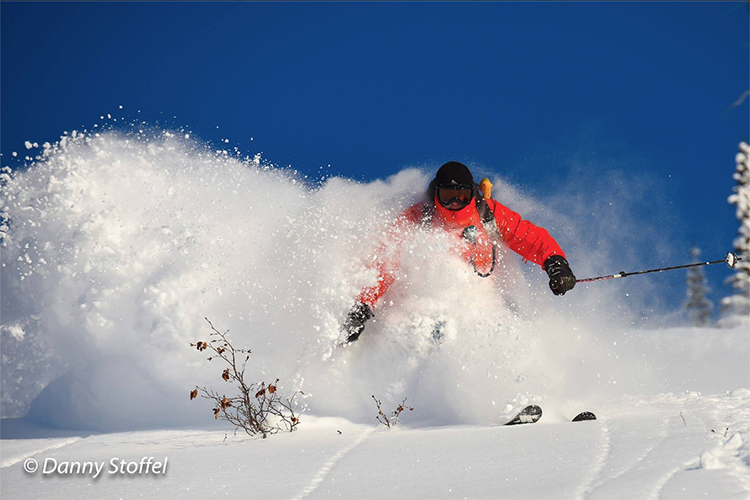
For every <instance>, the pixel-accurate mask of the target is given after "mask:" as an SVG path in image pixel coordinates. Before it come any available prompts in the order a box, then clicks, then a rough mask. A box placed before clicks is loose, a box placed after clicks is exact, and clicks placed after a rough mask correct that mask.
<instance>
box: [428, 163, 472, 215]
mask: <svg viewBox="0 0 750 500" xmlns="http://www.w3.org/2000/svg"><path fill="white" fill-rule="evenodd" d="M475 194H476V184H474V177H472V175H471V172H470V171H469V168H468V167H467V166H466V165H464V164H463V163H459V162H457V161H449V162H448V163H446V164H444V165H443V166H442V167H440V168H439V169H438V171H437V174H435V179H433V181H432V182H431V183H430V188H429V196H430V198H431V199H434V198H435V196H436V195H437V200H438V202H439V203H440V204H441V205H442V206H443V207H445V208H447V209H449V210H461V209H463V208H464V207H466V206H467V205H468V204H469V203H471V200H472V199H473V198H474V196H475Z"/></svg>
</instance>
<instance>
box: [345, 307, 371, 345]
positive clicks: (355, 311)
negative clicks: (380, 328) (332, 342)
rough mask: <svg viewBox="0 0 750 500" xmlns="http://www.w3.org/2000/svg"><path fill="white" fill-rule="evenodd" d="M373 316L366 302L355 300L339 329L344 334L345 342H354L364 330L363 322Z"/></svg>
mask: <svg viewBox="0 0 750 500" xmlns="http://www.w3.org/2000/svg"><path fill="white" fill-rule="evenodd" d="M372 317H373V313H372V309H371V308H370V306H368V305H367V304H363V303H362V302H357V303H356V304H354V307H352V310H351V311H349V316H348V317H347V318H346V322H345V323H344V324H343V325H342V327H341V330H342V331H343V332H344V333H345V334H346V341H347V342H354V341H355V340H357V339H358V338H359V336H360V335H361V334H362V332H363V331H364V330H365V322H366V321H367V320H368V319H370V318H372Z"/></svg>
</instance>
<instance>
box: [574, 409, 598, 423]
mask: <svg viewBox="0 0 750 500" xmlns="http://www.w3.org/2000/svg"><path fill="white" fill-rule="evenodd" d="M586 420H596V415H594V414H593V413H591V412H590V411H582V412H581V413H579V414H578V415H576V416H575V418H574V419H573V422H584V421H586Z"/></svg>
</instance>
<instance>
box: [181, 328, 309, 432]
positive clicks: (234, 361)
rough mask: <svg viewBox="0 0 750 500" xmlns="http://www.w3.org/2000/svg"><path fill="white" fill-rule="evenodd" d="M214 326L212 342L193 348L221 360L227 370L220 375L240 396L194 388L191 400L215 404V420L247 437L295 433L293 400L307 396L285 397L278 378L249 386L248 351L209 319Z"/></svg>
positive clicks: (202, 343)
mask: <svg viewBox="0 0 750 500" xmlns="http://www.w3.org/2000/svg"><path fill="white" fill-rule="evenodd" d="M206 321H208V324H209V325H210V326H211V330H212V331H211V337H212V339H211V340H210V341H209V342H203V341H198V342H197V343H195V344H193V343H191V344H190V345H191V346H192V347H195V348H196V349H198V351H201V352H202V351H206V350H208V351H210V352H211V353H212V354H211V356H209V357H208V360H209V361H212V360H214V359H221V360H223V361H224V362H225V363H226V364H227V365H228V368H226V369H224V371H222V372H221V378H222V379H223V380H224V382H230V383H234V384H236V387H237V390H238V391H239V394H238V395H236V396H231V397H227V396H226V395H225V394H224V393H221V392H219V391H215V390H214V389H213V388H206V387H197V386H196V387H195V389H193V390H192V391H190V399H191V400H192V399H194V398H197V397H198V395H199V394H200V395H201V397H202V398H205V399H210V400H211V401H213V402H214V408H213V412H214V418H216V419H217V420H218V419H221V420H225V421H227V422H229V423H230V424H232V425H234V426H235V432H236V431H237V429H243V430H244V431H245V432H246V433H247V434H249V435H251V436H253V435H257V434H261V435H262V436H263V438H264V439H265V438H266V437H268V435H269V434H276V433H277V432H279V431H282V430H285V431H289V432H292V431H294V430H295V429H296V428H297V426H298V425H299V417H298V415H297V414H296V413H295V411H294V398H295V397H296V396H297V394H302V395H304V393H303V392H302V391H296V392H295V393H294V394H292V396H291V397H289V398H282V397H281V396H280V395H279V392H278V383H279V379H276V380H275V381H274V382H273V383H271V384H268V383H266V382H258V383H252V384H248V383H247V382H245V366H246V364H247V361H248V360H249V359H250V353H251V351H250V350H249V349H237V348H235V347H234V346H233V345H232V343H231V342H230V341H229V339H228V338H227V333H229V331H226V332H223V333H222V332H220V331H219V330H217V329H216V328H215V327H214V325H213V324H212V323H211V321H209V319H208V318H206Z"/></svg>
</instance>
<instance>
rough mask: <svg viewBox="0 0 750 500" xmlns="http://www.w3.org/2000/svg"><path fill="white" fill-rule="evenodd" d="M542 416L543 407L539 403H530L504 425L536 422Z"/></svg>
mask: <svg viewBox="0 0 750 500" xmlns="http://www.w3.org/2000/svg"><path fill="white" fill-rule="evenodd" d="M540 418H542V409H541V408H540V407H538V406H537V405H529V406H527V407H526V408H524V409H523V410H521V411H520V412H519V413H518V415H516V416H515V417H513V418H512V419H511V420H510V421H508V422H506V423H505V424H503V425H519V424H534V423H536V422H538V421H539V419H540Z"/></svg>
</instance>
